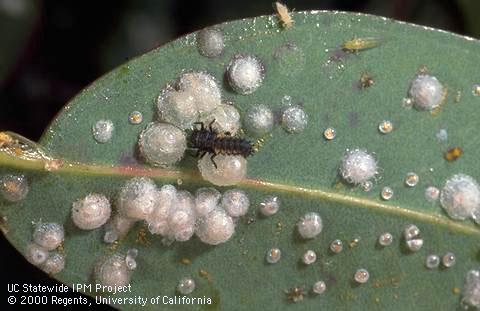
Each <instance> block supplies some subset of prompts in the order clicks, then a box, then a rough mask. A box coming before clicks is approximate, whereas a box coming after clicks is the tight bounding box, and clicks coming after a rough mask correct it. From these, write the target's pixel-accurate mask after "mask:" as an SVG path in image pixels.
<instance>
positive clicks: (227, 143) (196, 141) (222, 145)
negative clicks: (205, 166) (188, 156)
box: [189, 120, 255, 168]
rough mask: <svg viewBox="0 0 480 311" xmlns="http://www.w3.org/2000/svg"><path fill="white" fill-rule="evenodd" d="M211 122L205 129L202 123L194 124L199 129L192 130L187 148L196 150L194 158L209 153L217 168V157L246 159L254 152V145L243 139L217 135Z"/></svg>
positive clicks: (223, 134)
mask: <svg viewBox="0 0 480 311" xmlns="http://www.w3.org/2000/svg"><path fill="white" fill-rule="evenodd" d="M213 122H215V120H213V121H212V122H210V124H209V125H208V128H206V127H205V126H204V124H203V122H196V123H195V125H197V124H199V125H200V129H198V128H194V129H193V131H192V134H191V135H190V140H189V147H190V148H192V149H196V150H197V154H196V156H199V157H200V158H202V157H204V156H205V154H207V153H210V154H211V157H210V160H212V163H213V165H214V166H215V168H217V164H216V163H215V161H214V159H215V157H216V156H217V155H219V154H223V155H241V156H242V157H244V158H246V157H248V156H250V155H252V154H253V153H254V152H255V148H254V145H253V144H252V143H251V142H250V141H248V140H246V139H243V138H240V137H233V136H231V135H230V133H229V132H225V133H218V132H217V131H216V130H214V129H213V128H212V124H213Z"/></svg>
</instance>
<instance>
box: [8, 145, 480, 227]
mask: <svg viewBox="0 0 480 311" xmlns="http://www.w3.org/2000/svg"><path fill="white" fill-rule="evenodd" d="M46 163H48V160H43V159H39V160H25V159H21V158H17V157H13V156H10V155H8V154H5V153H0V166H3V167H10V168H12V169H17V170H21V171H36V172H46V173H49V174H52V173H55V174H67V175H83V176H123V177H129V176H145V177H150V178H152V179H155V180H168V181H176V180H179V179H181V180H182V181H189V180H191V181H196V182H202V181H203V179H202V177H201V176H200V175H199V174H198V172H194V171H191V170H189V171H185V170H182V171H180V170H174V169H161V168H148V167H136V166H106V165H92V164H85V163H76V162H65V163H64V164H63V165H62V166H61V167H60V168H58V169H57V170H54V171H47V170H45V164H46ZM237 186H240V187H245V188H251V189H259V188H260V189H264V190H268V191H281V192H286V193H290V194H294V195H299V196H302V195H303V196H308V197H313V198H317V199H321V200H323V201H327V202H336V203H340V204H344V205H348V206H352V207H358V208H369V209H372V210H375V211H378V212H383V213H385V214H390V215H396V216H402V217H405V218H409V219H412V220H417V221H423V222H426V223H432V224H436V225H441V226H445V227H447V228H448V229H449V230H450V231H452V232H454V233H463V234H467V235H479V236H480V229H478V228H477V227H476V226H475V225H472V224H467V223H461V222H458V221H453V220H451V219H449V218H447V217H446V216H442V215H438V214H433V213H429V212H426V211H425V212H420V211H416V210H412V209H408V208H405V207H402V206H400V205H393V204H385V203H383V202H379V201H375V200H371V199H367V198H362V197H358V196H354V195H351V194H344V193H336V192H331V191H328V190H323V189H321V188H318V189H314V188H305V187H300V186H296V185H288V184H281V183H273V182H269V181H265V180H259V179H249V178H245V179H244V180H242V181H241V182H240V183H239V184H238V185H237Z"/></svg>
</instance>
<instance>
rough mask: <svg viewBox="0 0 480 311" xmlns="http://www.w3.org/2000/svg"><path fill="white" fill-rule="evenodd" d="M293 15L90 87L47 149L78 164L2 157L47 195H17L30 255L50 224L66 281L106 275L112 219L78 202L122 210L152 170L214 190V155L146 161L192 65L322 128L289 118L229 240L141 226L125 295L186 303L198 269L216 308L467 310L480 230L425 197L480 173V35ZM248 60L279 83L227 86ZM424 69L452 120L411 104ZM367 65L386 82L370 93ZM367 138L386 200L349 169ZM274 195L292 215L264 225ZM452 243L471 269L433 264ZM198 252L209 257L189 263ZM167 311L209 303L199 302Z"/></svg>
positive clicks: (7, 207) (123, 244)
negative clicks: (412, 241)
mask: <svg viewBox="0 0 480 311" xmlns="http://www.w3.org/2000/svg"><path fill="white" fill-rule="evenodd" d="M293 19H294V20H295V24H294V26H293V27H291V28H288V29H284V28H282V27H281V26H280V25H279V23H278V19H277V17H275V16H263V17H257V18H253V19H245V20H240V21H234V22H228V23H225V24H221V25H219V26H218V27H219V29H221V30H222V31H223V32H224V33H225V38H226V48H225V52H224V54H223V55H222V56H220V57H219V58H212V59H210V58H206V57H203V56H201V55H200V54H199V52H198V50H197V47H196V44H195V34H191V35H188V36H186V37H183V38H180V39H178V40H176V41H174V42H171V43H169V44H167V45H165V46H163V47H160V48H158V49H156V50H153V51H151V52H149V53H147V54H145V55H142V56H140V57H138V58H136V59H134V60H132V61H130V62H128V63H126V64H124V65H123V66H121V67H119V68H117V69H116V70H114V71H112V72H110V73H109V74H107V75H105V76H104V77H102V78H100V79H99V80H97V81H95V82H94V83H93V84H92V85H91V86H89V87H87V88H86V89H85V90H83V91H82V92H81V93H80V94H79V95H78V96H76V97H75V98H74V99H73V100H72V101H71V102H70V103H69V104H68V105H67V106H66V107H65V108H64V109H63V111H61V112H60V114H59V115H58V116H57V118H56V119H55V120H53V122H52V124H51V125H50V127H49V128H48V129H47V130H46V131H45V133H44V135H43V137H42V138H41V140H40V142H39V144H40V145H41V146H42V148H44V149H45V152H46V153H48V154H51V155H52V157H54V158H60V159H63V160H64V161H65V164H64V165H63V166H62V167H61V168H59V169H58V170H54V171H50V172H48V171H45V170H44V160H43V159H41V157H38V159H37V160H35V159H34V160H25V159H22V158H19V157H12V156H9V155H7V154H5V153H2V154H0V165H1V167H0V170H1V173H2V174H7V173H17V174H18V173H21V174H25V175H26V176H27V177H28V179H29V182H30V188H31V190H30V193H29V194H28V196H27V198H26V199H25V200H23V201H21V202H19V203H16V204H7V203H5V202H2V204H1V206H0V212H1V214H2V216H3V217H4V218H3V219H4V221H3V228H4V229H5V235H6V237H7V238H8V239H9V240H10V241H11V243H12V244H13V245H15V247H17V248H18V249H19V251H20V252H22V253H23V252H24V249H25V247H26V245H27V244H28V243H29V241H31V235H32V225H31V222H32V221H39V220H40V219H41V220H42V221H49V222H59V223H63V224H64V225H65V228H66V240H65V243H64V251H65V254H66V256H67V257H66V258H67V259H66V267H65V270H64V271H62V272H61V273H59V274H58V275H55V278H57V279H58V280H60V281H62V282H63V283H65V284H73V283H89V282H90V281H91V275H92V271H93V268H94V265H95V262H96V260H97V259H98V258H100V257H101V256H103V255H105V254H109V253H112V252H113V250H112V248H111V247H109V246H108V245H106V244H105V243H103V241H102V237H103V230H102V229H98V230H93V231H88V232H86V231H81V230H79V229H76V228H75V227H74V225H73V223H72V221H71V218H70V209H71V205H72V202H74V201H75V200H77V199H78V198H81V197H83V196H85V195H86V194H88V193H90V192H100V193H104V194H106V195H107V196H108V197H109V198H111V199H112V202H114V201H115V198H116V197H117V195H118V192H119V189H120V187H121V186H122V185H123V184H124V183H125V181H126V180H127V179H128V178H131V177H132V176H142V175H143V176H149V177H151V178H153V179H154V180H155V181H156V183H157V185H159V186H160V185H163V184H167V183H174V184H175V185H176V186H177V187H178V188H180V189H186V190H189V191H192V192H194V191H195V190H196V189H197V188H198V187H200V186H206V185H209V183H208V182H206V181H203V180H202V178H201V177H200V176H199V174H198V172H197V168H196V165H195V164H196V161H197V160H196V159H195V158H193V157H191V156H189V155H186V156H185V158H184V159H183V160H182V161H181V163H180V164H179V165H178V166H177V167H176V168H175V169H172V170H164V169H158V168H152V167H150V166H148V165H146V164H144V163H143V162H142V160H141V159H139V157H138V154H137V141H138V136H139V133H140V132H141V131H142V129H143V128H145V126H146V125H147V124H148V123H149V122H151V121H153V120H155V119H156V112H155V102H156V97H157V96H158V95H159V93H160V91H161V89H162V88H164V87H165V85H166V84H167V83H171V82H172V81H174V80H175V79H176V78H177V77H178V76H179V75H180V74H181V73H182V72H183V71H185V70H194V71H207V72H209V73H211V74H212V75H213V76H215V77H216V79H217V80H218V81H220V83H221V85H222V93H223V97H224V99H225V100H231V101H233V102H234V105H235V107H237V108H238V109H239V110H240V112H241V114H243V113H244V112H245V110H246V109H247V108H248V107H249V106H251V105H253V104H260V103H261V104H265V105H267V106H269V107H271V108H272V109H273V110H275V111H279V110H280V109H281V108H282V107H283V104H282V98H283V97H284V96H285V95H287V96H290V97H291V98H292V102H293V103H294V104H301V105H302V106H303V107H304V109H305V111H306V113H307V114H308V117H309V121H308V125H307V127H306V129H305V131H304V132H302V133H298V134H289V133H287V132H285V131H284V130H283V129H282V128H281V127H280V126H276V127H275V129H274V131H273V132H272V136H271V137H268V138H267V139H266V141H265V143H264V145H263V147H262V148H261V149H260V151H259V152H258V153H257V154H255V155H254V156H253V157H251V158H248V174H247V177H248V178H247V179H246V180H244V181H242V182H241V183H240V184H239V185H237V186H236V187H238V188H241V189H244V190H245V191H246V192H247V193H248V195H249V197H250V201H251V203H252V204H251V207H250V211H249V214H248V215H247V216H245V217H243V218H242V219H240V220H239V223H238V224H237V227H236V232H235V235H234V237H233V238H232V239H231V240H230V241H228V242H227V243H225V244H222V245H219V246H208V245H205V244H203V243H201V242H200V241H199V240H198V239H197V238H193V239H192V240H190V241H188V242H184V243H174V244H173V245H171V246H165V245H163V244H162V243H161V238H160V237H159V236H152V235H150V234H148V233H147V234H146V236H144V238H145V239H146V241H144V239H139V235H140V236H142V237H143V235H142V232H145V226H143V225H142V224H138V225H137V226H136V227H135V228H134V229H133V230H132V231H131V232H130V233H129V234H128V236H127V237H126V238H125V239H124V240H122V241H120V242H119V244H118V245H117V248H116V251H123V252H125V251H126V250H127V249H129V248H132V247H135V248H137V249H138V250H139V255H138V258H137V263H138V267H137V269H136V270H135V272H134V273H133V275H132V280H131V285H132V292H131V293H128V294H125V295H124V296H121V297H135V296H142V297H144V298H152V297H157V296H159V295H160V296H163V295H166V296H171V297H173V296H175V295H178V293H176V291H175V287H176V285H177V283H178V281H179V280H180V279H181V278H182V277H184V276H191V277H193V278H194V279H195V280H196V281H197V288H196V290H195V291H194V292H193V293H192V294H191V295H190V297H203V296H206V297H210V298H211V299H212V301H213V303H212V305H203V306H201V305H200V306H198V305H197V306H194V307H193V309H200V310H201V309H213V310H248V309H252V308H254V309H262V310H282V309H287V308H288V309H289V310H316V309H318V308H324V309H344V310H385V309H388V310H407V309H413V310H435V309H449V310H452V309H456V308H458V307H460V301H461V294H460V291H461V289H462V287H463V282H464V276H465V274H466V272H467V271H468V270H470V269H472V268H476V267H478V254H479V253H478V251H479V249H478V238H479V237H480V228H479V227H478V226H476V225H475V224H474V223H473V222H471V221H465V222H460V221H453V220H451V219H449V218H448V217H447V216H446V214H445V213H444V212H443V210H442V209H441V207H440V205H439V203H438V201H437V202H435V203H430V202H427V200H426V199H425V196H424V193H425V189H426V187H428V186H432V185H433V186H437V187H438V188H441V187H443V185H444V183H445V180H446V179H447V178H449V177H450V176H452V175H453V174H457V173H465V174H469V175H471V176H473V177H476V178H480V167H479V166H478V165H477V161H478V160H477V159H478V152H479V151H480V149H479V148H480V145H479V144H478V139H477V138H476V137H477V132H476V131H478V126H477V124H478V122H477V118H476V117H475V116H476V114H477V111H478V109H479V107H480V106H479V105H480V97H476V96H474V94H473V93H472V87H473V85H474V84H475V83H478V82H479V79H480V77H479V75H478V66H477V64H478V62H479V61H480V44H479V42H478V41H476V40H473V39H469V38H465V37H460V36H458V35H454V34H451V33H447V32H443V31H439V30H435V29H430V28H426V27H419V26H415V25H409V24H405V23H401V22H397V21H393V20H389V19H385V18H381V17H375V16H368V15H362V14H352V13H341V12H323V11H321V12H298V13H294V14H293ZM353 38H360V39H362V38H376V39H380V43H381V44H380V45H378V46H375V47H374V48H371V49H365V50H360V51H358V52H356V53H350V52H348V53H347V52H345V51H342V50H341V47H342V44H344V43H345V42H347V41H349V40H351V39H353ZM292 47H293V48H292ZM238 53H243V54H252V55H255V56H257V57H259V58H260V59H261V60H262V61H263V63H264V65H265V68H266V75H265V80H264V82H263V84H262V86H261V87H260V88H259V89H258V90H257V91H256V92H254V93H253V94H251V95H246V96H244V95H238V94H236V93H235V92H234V91H232V90H231V89H230V88H229V86H228V83H227V82H226V81H225V78H224V74H225V68H226V66H227V64H228V62H229V60H230V59H231V58H232V57H233V56H234V55H235V54H238ZM72 61H74V60H72ZM422 66H426V68H428V72H429V74H431V75H434V76H436V77H437V78H438V79H439V81H440V82H441V83H442V84H443V85H444V86H446V87H447V88H448V95H447V96H446V98H445V101H444V103H443V105H442V106H441V109H439V110H436V111H435V112H434V113H429V112H422V111H417V110H415V109H407V108H405V107H403V106H402V100H403V98H405V97H406V96H407V95H408V89H409V86H410V83H411V81H412V80H413V78H414V77H415V75H416V74H417V72H418V70H419V68H420V67H422ZM366 72H368V73H369V74H370V75H371V76H372V78H373V80H374V84H373V85H372V86H370V87H368V88H359V86H358V82H359V79H360V77H361V76H362V74H363V73H366ZM134 110H138V111H140V112H142V113H143V116H144V121H143V122H142V123H141V124H140V125H132V124H130V123H129V121H128V115H129V114H130V113H131V112H132V111H134ZM101 119H110V120H112V121H113V123H114V125H115V131H114V134H113V137H112V139H111V140H110V141H109V142H107V143H105V144H98V143H97V142H96V141H95V140H94V139H93V137H92V126H93V125H94V124H95V122H96V121H98V120H101ZM382 120H389V121H391V122H392V123H393V124H394V130H393V131H392V132H391V133H389V134H385V135H384V134H381V133H380V132H379V130H378V125H379V124H380V122H381V121H382ZM328 127H333V128H335V130H336V133H337V136H336V138H335V139H333V140H331V141H327V140H325V139H324V137H323V132H324V130H325V129H326V128H328ZM440 129H447V131H448V140H447V141H444V142H439V141H438V139H437V136H436V134H437V133H438V131H439V130H440ZM455 146H460V147H461V148H462V149H463V151H464V153H463V155H462V156H461V157H460V158H459V159H457V160H456V161H452V162H448V161H446V160H445V159H444V152H445V151H446V150H448V148H451V147H455ZM355 148H361V149H366V150H368V151H369V152H372V153H375V157H376V159H377V161H378V165H379V167H380V173H379V176H378V177H377V178H376V180H375V182H374V185H373V189H372V190H371V191H369V192H364V191H363V190H362V189H361V187H359V186H353V187H352V186H349V185H347V184H346V183H344V182H342V181H341V178H340V177H339V175H338V167H339V164H340V161H341V158H342V156H343V154H344V153H345V150H346V149H355ZM408 172H415V173H417V174H418V176H419V178H420V181H419V183H418V185H416V186H415V187H407V186H405V183H404V178H405V175H406V174H407V173H408ZM384 186H390V187H392V189H393V190H394V195H393V197H392V199H391V200H389V201H384V200H382V199H381V198H380V191H381V189H382V188H383V187H384ZM219 190H220V191H222V192H223V191H225V190H226V189H219ZM267 195H276V196H278V197H279V198H280V200H281V202H282V206H281V210H280V211H279V212H278V213H277V214H276V215H274V216H271V217H260V216H259V214H258V207H259V203H260V202H261V201H262V199H263V198H264V197H265V196H267ZM311 211H315V212H318V213H319V214H320V215H321V217H322V219H323V223H324V229H323V231H322V233H321V234H320V235H319V237H317V238H315V239H312V240H308V241H306V240H302V239H301V238H300V237H299V235H298V234H297V231H296V223H297V221H298V219H299V218H300V217H301V216H302V215H304V214H305V213H307V212H311ZM410 223H413V224H416V225H417V226H418V227H419V228H420V230H421V236H422V238H423V239H424V246H423V248H422V249H421V250H420V251H418V252H410V251H408V250H407V248H406V246H405V241H404V239H403V238H402V232H403V228H404V227H405V226H406V225H408V224H410ZM383 232H391V233H392V234H393V236H394V242H393V244H392V245H391V246H388V247H384V248H382V247H379V245H378V244H377V239H378V237H379V235H380V234H381V233H383ZM335 239H341V240H343V241H344V245H345V246H344V250H343V252H341V253H339V254H333V253H332V252H330V250H329V245H330V242H331V241H333V240H335ZM355 239H358V240H357V241H356V242H353V243H351V242H352V241H354V240H355ZM272 247H278V248H280V249H281V250H282V259H281V260H280V261H279V262H278V263H277V264H273V265H272V264H267V263H266V261H265V253H266V252H267V250H269V249H270V248H272ZM308 249H312V250H315V251H316V252H317V256H318V259H317V262H315V263H314V264H312V265H310V266H305V265H303V263H302V262H301V258H302V255H303V254H304V252H305V251H306V250H308ZM448 251H451V252H454V253H455V255H456V256H457V263H456V265H455V266H453V267H451V268H438V269H433V270H429V269H427V268H426V267H425V258H426V256H427V255H428V254H438V255H440V256H441V255H443V254H445V253H447V252H448ZM184 258H186V259H189V260H190V261H191V264H188V265H184V264H182V263H181V260H182V259H184ZM359 268H365V269H367V270H368V271H369V273H370V280H369V281H368V282H367V283H366V284H362V285H358V284H356V283H355V282H354V278H353V276H354V273H355V271H356V270H357V269H359ZM200 270H203V271H207V272H208V277H205V275H204V274H203V276H202V275H200V274H199V271H200ZM318 280H324V281H325V282H326V284H327V290H326V292H325V293H323V294H322V295H315V294H312V293H311V287H312V285H313V283H314V282H316V281H318ZM296 286H298V287H302V286H304V287H305V291H307V292H309V293H308V294H306V295H305V296H304V298H303V300H302V301H299V302H297V303H292V302H290V301H289V299H288V298H289V297H288V295H287V294H286V293H285V291H286V290H288V289H289V288H292V287H296ZM91 295H95V294H94V293H93V294H92V293H91ZM117 297H119V296H117ZM115 306H116V307H118V308H121V309H135V307H136V306H134V305H115ZM151 307H154V306H151ZM164 307H166V308H167V309H169V308H171V309H188V310H190V309H192V306H190V305H167V306H164Z"/></svg>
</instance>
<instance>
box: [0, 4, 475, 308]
mask: <svg viewBox="0 0 480 311" xmlns="http://www.w3.org/2000/svg"><path fill="white" fill-rule="evenodd" d="M287 5H288V6H289V8H294V9H295V10H296V11H303V10H314V9H322V10H323V9H325V10H342V11H355V12H364V13H371V14H376V15H382V16H386V17H391V18H394V19H397V20H402V21H407V22H412V23H416V24H422V25H427V26H432V27H436V28H441V29H444V30H449V31H453V32H456V33H459V34H464V35H468V36H472V37H475V38H478V37H480V19H479V18H478V16H477V14H478V12H480V1H476V0H449V1H447V0H445V1H441V0H439V1H434V0H394V1H385V0H363V1H362V0H344V1H334V0H325V1H313V0H298V1H294V0H291V1H288V3H287ZM273 12H274V11H273V7H272V1H260V0H257V1H254V0H240V1H228V0H223V1H221V0H217V1H214V0H207V1H202V0H199V1H195V2H194V1H191V2H190V1H180V0H164V1H162V0H135V1H134V0H116V1H35V0H0V130H9V131H14V132H17V133H19V134H21V135H23V136H26V137H28V138H30V139H32V140H37V139H38V138H39V137H40V136H41V134H42V132H43V130H44V129H45V128H46V127H47V126H48V124H49V122H50V120H52V118H53V117H54V116H55V114H56V113H57V112H58V111H59V110H60V109H61V107H62V106H63V105H65V103H66V102H67V101H68V100H69V99H70V98H72V97H73V96H74V95H75V94H76V93H78V92H79V91H80V90H81V89H82V88H84V87H85V86H87V85H88V84H89V83H91V82H92V81H94V80H95V79H97V78H98V77H100V76H101V75H103V74H104V73H106V72H107V71H109V70H111V69H113V68H115V67H116V66H118V65H120V64H121V63H123V62H125V61H127V60H128V59H129V58H132V57H134V56H136V55H139V54H142V53H145V52H147V51H149V50H151V49H153V48H154V47H157V46H159V45H162V44H164V43H166V42H168V41H170V40H173V39H175V38H177V37H179V36H182V35H184V34H187V33H189V32H192V31H195V30H198V29H201V28H203V27H206V26H210V25H214V24H217V23H220V22H224V21H229V20H234V19H239V18H244V17H253V16H257V15H264V14H272V13H273ZM0 250H1V253H0V258H1V259H0V263H1V265H0V266H1V267H2V272H1V273H0V278H1V279H2V286H3V287H4V288H2V289H0V293H1V294H0V296H3V295H4V293H5V294H6V284H7V283H32V284H37V283H40V284H45V285H52V284H55V281H54V280H52V279H50V278H48V277H47V276H46V275H45V274H43V273H42V272H41V271H40V270H38V269H37V268H35V267H33V266H31V265H30V264H28V263H27V262H26V261H25V259H23V257H22V256H21V255H20V254H19V253H18V252H17V251H16V250H15V249H14V248H13V247H12V246H11V245H10V244H9V243H8V242H7V241H6V240H5V238H4V237H3V235H2V236H1V239H0ZM1 299H2V301H1V302H0V305H3V306H6V307H7V308H8V305H6V296H5V298H1ZM105 308H107V307H105ZM97 309H98V308H97Z"/></svg>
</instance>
